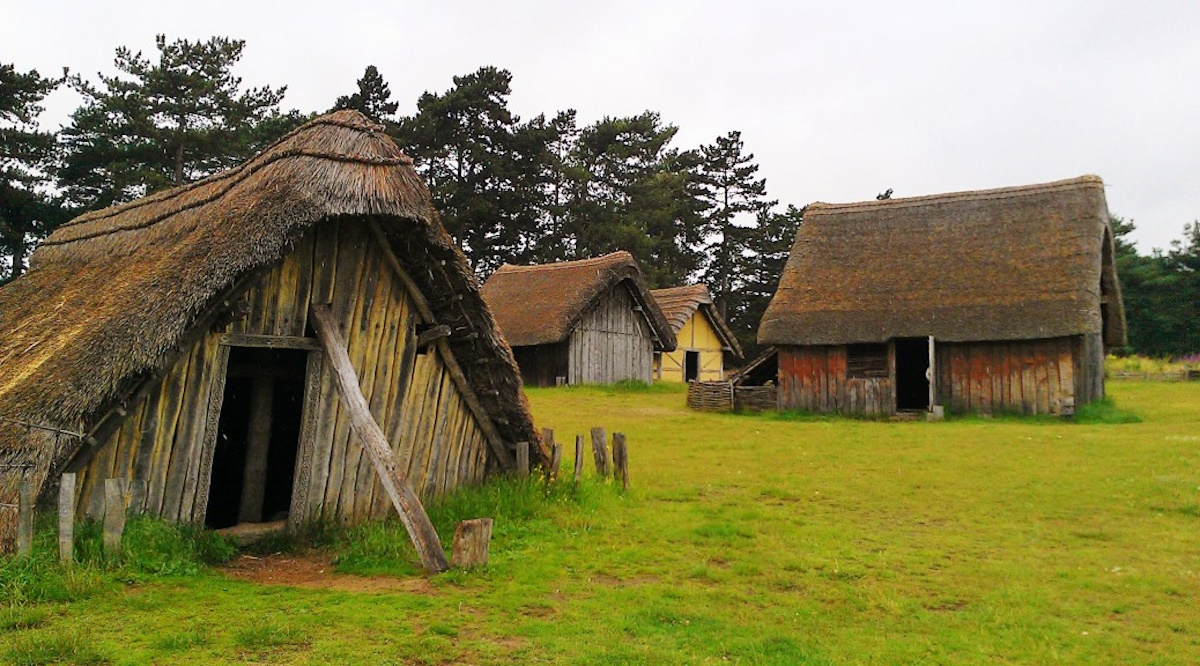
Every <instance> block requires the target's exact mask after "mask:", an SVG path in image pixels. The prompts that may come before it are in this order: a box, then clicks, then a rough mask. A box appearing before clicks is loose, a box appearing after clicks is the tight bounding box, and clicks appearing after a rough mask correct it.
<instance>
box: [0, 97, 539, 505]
mask: <svg viewBox="0 0 1200 666" xmlns="http://www.w3.org/2000/svg"><path fill="white" fill-rule="evenodd" d="M31 263H32V266H31V269H30V270H29V272H28V273H27V274H26V275H24V276H23V277H21V278H18V279H17V280H14V281H13V282H11V283H10V284H8V285H5V286H4V287H3V288H0V336H2V337H0V367H3V368H4V373H3V374H2V376H0V419H3V421H0V463H4V464H9V465H11V464H14V463H32V464H33V465H34V467H33V469H32V473H33V475H34V478H35V479H36V480H37V485H38V487H40V488H44V489H48V488H51V487H53V486H54V484H55V480H56V475H57V474H59V473H61V472H63V471H66V470H70V471H76V472H78V473H79V475H80V478H79V491H78V492H79V497H80V500H81V502H80V507H81V512H89V513H93V514H94V513H95V511H96V510H97V502H98V501H101V497H102V486H103V479H105V478H112V477H116V478H123V479H129V480H133V479H140V480H144V481H146V482H147V498H146V509H147V510H149V511H150V512H151V513H156V514H159V515H163V516H166V517H168V518H172V519H181V520H197V521H199V520H205V518H206V516H207V517H208V518H210V519H211V518H212V516H211V513H212V512H211V511H209V509H210V508H211V507H209V506H208V501H209V500H210V499H214V498H215V497H216V495H217V494H216V493H213V495H211V496H210V495H209V489H210V486H218V484H224V485H221V486H220V488H221V493H222V494H223V495H224V494H230V493H232V494H235V495H236V494H238V492H242V493H243V494H244V493H245V492H251V491H250V490H248V488H249V486H250V485H251V484H252V480H251V479H250V478H249V475H251V473H252V472H253V470H252V469H251V467H250V466H246V467H245V468H244V469H238V467H239V465H240V464H241V463H242V462H243V461H242V460H241V458H244V457H245V456H246V455H247V454H246V453H245V452H244V451H241V452H239V451H233V452H232V453H229V454H228V456H232V457H231V458H230V457H228V456H226V457H227V458H228V459H225V460H223V459H222V456H224V455H226V453H227V452H223V451H222V450H221V447H218V446H217V441H218V439H219V441H221V442H226V441H228V440H230V439H238V440H239V441H241V440H242V439H244V438H245V437H246V435H245V431H246V429H247V427H248V426H247V422H249V424H250V425H249V427H250V429H251V430H253V429H254V427H255V424H258V426H260V429H261V426H262V425H263V423H266V424H270V423H271V422H272V420H271V417H270V415H271V414H273V416H274V427H273V428H268V430H270V432H271V433H272V434H271V437H272V439H271V444H270V455H271V458H270V460H269V464H268V466H269V467H270V468H271V469H268V470H267V473H266V474H267V478H266V479H265V483H266V484H267V486H268V488H267V490H266V492H267V493H268V495H270V493H271V492H275V493H276V494H277V495H280V497H277V498H276V499H275V500H274V504H272V503H271V502H272V500H271V498H270V497H268V499H267V500H266V502H267V503H266V505H264V506H265V508H261V511H260V514H262V513H265V514H266V515H265V516H264V515H258V516H257V519H258V520H263V519H267V518H270V517H271V514H272V513H274V514H276V515H278V514H288V513H289V509H290V518H291V519H292V520H297V519H299V518H302V517H307V516H309V515H313V514H318V515H327V516H336V517H338V518H341V519H352V518H359V517H362V516H366V515H371V514H375V513H379V512H380V511H386V510H387V509H386V507H387V498H386V497H384V496H383V493H382V492H381V491H379V490H378V488H377V486H378V484H377V479H376V478H375V475H374V473H373V471H372V470H371V467H370V465H369V464H368V463H366V462H365V461H364V460H363V459H364V457H365V456H363V455H362V452H361V449H360V448H359V447H358V445H357V442H356V441H355V440H354V439H353V438H352V437H351V436H350V434H349V430H348V426H347V423H346V419H347V416H346V410H345V409H343V408H339V401H338V395H337V393H336V392H335V391H334V390H333V389H332V388H331V379H330V371H329V364H328V363H323V362H322V361H323V360H324V358H325V356H326V355H325V354H322V353H321V351H320V346H319V345H317V343H316V340H315V339H314V334H313V320H312V314H311V312H312V307H311V306H318V305H321V304H328V306H329V308H330V310H331V311H332V313H333V316H334V318H336V320H337V322H338V324H339V328H340V330H341V334H342V336H343V337H344V338H345V339H346V341H347V342H346V344H347V345H348V350H347V351H348V353H349V357H350V360H351V362H352V364H353V366H354V370H355V371H356V373H357V375H358V377H359V380H360V384H361V390H362V393H363V395H364V397H365V398H366V399H367V400H368V401H369V403H370V408H371V412H372V415H373V417H374V419H375V420H376V421H377V422H378V424H379V426H380V427H381V428H382V429H383V430H384V431H385V432H386V433H387V434H388V436H389V438H390V443H391V445H392V447H393V449H394V450H395V453H396V456H397V459H398V461H399V462H400V464H401V465H408V472H407V475H408V477H409V479H410V481H411V483H412V485H413V486H414V487H415V488H416V489H417V490H418V492H420V493H422V494H425V495H429V494H432V493H437V492H441V491H444V490H447V489H449V488H452V487H455V486H457V485H459V484H462V483H470V482H475V481H477V480H479V479H481V478H482V476H483V475H484V474H485V473H486V472H487V471H488V470H494V469H499V468H501V467H503V466H505V465H506V464H510V463H511V460H512V450H513V446H514V443H515V442H517V441H529V442H537V441H538V438H537V434H536V432H535V430H534V427H533V424H532V421H531V417H530V413H529V410H528V407H527V404H526V401H525V397H524V394H523V393H522V391H521V383H520V378H519V375H518V373H517V370H516V365H515V363H514V362H513V359H512V355H511V353H510V351H509V349H508V347H507V345H506V344H505V343H504V340H503V338H501V336H500V335H499V333H498V332H497V330H496V327H495V325H494V322H493V320H492V318H491V316H490V315H489V313H488V310H487V308H486V306H485V305H484V303H483V300H482V298H481V296H480V293H479V285H478V282H477V280H476V279H475V277H474V274H473V272H472V270H471V268H470V266H469V265H468V264H467V261H466V259H465V257H464V256H463V254H462V253H461V252H460V251H459V250H458V249H457V248H456V247H455V245H454V243H453V242H452V241H451V239H450V237H449V236H448V235H447V234H446V232H445V231H444V230H443V228H442V226H441V224H440V222H439V221H438V217H437V214H436V212H435V211H434V210H433V207H432V203H431V200H430V197H429V193H428V191H427V189H426V188H425V185H424V184H423V183H422V182H421V179H420V178H419V176H418V175H417V174H416V172H415V171H414V170H413V168H412V162H411V160H410V159H409V158H408V157H406V156H404V155H403V154H402V153H401V152H400V150H399V149H398V148H397V147H396V145H395V144H394V143H393V142H392V140H391V139H390V138H388V136H387V135H386V134H384V132H383V131H382V128H381V127H379V126H377V125H375V124H373V123H371V122H369V121H368V120H367V119H366V118H364V117H363V116H361V115H360V114H358V113H357V112H352V111H341V112H338V113H334V114H332V115H329V116H325V117H322V118H318V119H316V120H314V121H312V122H309V123H307V124H306V125H304V126H303V127H301V128H299V129H297V130H296V131H294V132H292V133H291V134H289V135H288V136H286V137H284V138H283V139H282V140H280V141H279V142H278V143H276V144H275V145H274V146H272V147H271V148H269V149H268V150H266V151H264V152H263V153H261V154H259V155H258V156H256V157H254V158H253V159H251V160H249V161H248V162H246V163H245V164H243V165H241V166H239V167H237V168H234V169H231V170H229V171H225V172H222V173H220V174H217V175H214V176H211V177H209V178H206V179H204V180H202V181H199V182H197V183H194V184H191V185H187V186H184V187H180V188H176V189H172V190H168V191H164V192H160V193H157V194H154V195H151V196H148V197H146V198H144V199H140V200H138V201H134V202H132V203H128V204H124V205H121V206H116V207H113V208H109V209H106V210H102V211H99V212H95V213H89V214H86V215H83V216H80V217H78V218H76V219H74V220H72V221H71V222H68V223H67V224H65V225H63V226H62V227H61V228H59V229H58V230H57V231H56V232H54V234H53V235H51V236H50V237H49V238H48V239H47V240H46V241H44V242H43V243H42V245H41V246H40V247H39V248H38V250H37V252H36V253H35V254H34V255H33V257H32V262H31ZM439 334H445V335H442V336H441V337H440V338H439ZM272 386H273V390H274V396H275V398H274V402H273V403H272V401H271V400H270V399H269V397H270V396H271V395H272V391H271V390H270V389H271V387H272ZM264 387H266V388H264ZM297 387H299V388H297ZM264 396H266V398H264ZM272 405H274V406H273V407H272ZM253 410H258V411H257V412H255V414H257V416H253V415H250V414H249V412H250V411H253ZM263 413H266V414H268V416H265V417H264V416H263ZM263 419H265V421H263ZM17 422H19V423H22V424H29V425H28V427H25V426H22V427H14V425H13V424H14V423H17ZM287 428H290V429H291V430H290V431H289V430H287ZM52 429H53V430H52ZM56 430H57V431H60V432H56ZM71 433H75V434H78V435H79V436H78V437H77V436H74V435H72V434H71ZM218 435H220V438H218ZM281 438H282V439H283V440H289V439H290V440H291V441H290V442H288V441H283V442H282V443H280V442H277V440H279V439H281ZM263 446H265V445H263ZM280 447H282V448H280ZM276 449H279V451H277V450H276ZM534 450H535V451H536V452H537V453H538V454H541V453H542V452H541V450H540V449H539V448H538V447H537V446H535V447H534ZM280 451H282V453H281V452H280ZM239 456H240V457H239ZM214 458H215V460H214ZM247 465H249V463H247ZM10 469H11V468H10ZM260 472H261V470H260ZM227 473H228V478H224V477H225V475H226V474H227ZM281 475H282V476H286V477H287V478H281ZM12 476H13V475H12V474H9V475H8V478H9V480H10V481H11V478H12ZM243 476H244V477H246V478H245V479H243V478H242V477H243ZM218 477H221V478H218ZM243 481H244V482H245V484H246V488H247V489H246V490H243V489H241V488H239V487H238V486H239V485H240V484H241V483H242V482H243ZM263 481H264V480H263V479H259V480H258V482H259V483H262V482H263ZM272 486H274V488H272ZM8 489H9V490H11V483H10V484H9V485H8ZM289 489H290V490H289ZM258 492H261V489H260V490H259V491H258ZM289 493H290V495H291V496H290V497H288V495H289ZM0 501H7V500H6V499H0ZM271 508H275V509H277V510H276V511H274V512H271V511H269V510H270V509H271ZM222 510H223V511H227V510H228V507H223V508H222ZM251 513H253V511H252V512H251ZM222 520H223V521H225V522H228V520H227V519H224V518H223V519H222ZM243 520H244V518H243ZM209 522H210V524H213V521H212V520H210V521H209Z"/></svg>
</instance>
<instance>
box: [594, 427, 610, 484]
mask: <svg viewBox="0 0 1200 666" xmlns="http://www.w3.org/2000/svg"><path fill="white" fill-rule="evenodd" d="M592 458H593V460H594V462H595V463H596V473H598V474H599V475H600V476H602V477H607V476H608V475H609V472H610V471H611V470H612V462H611V460H610V458H609V457H608V438H607V436H606V435H605V433H604V428H599V427H596V428H592Z"/></svg>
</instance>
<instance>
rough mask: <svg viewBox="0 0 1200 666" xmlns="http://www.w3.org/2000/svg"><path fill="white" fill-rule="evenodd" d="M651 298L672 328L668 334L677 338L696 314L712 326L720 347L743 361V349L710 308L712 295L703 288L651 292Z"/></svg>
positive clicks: (694, 286) (714, 308)
mask: <svg viewBox="0 0 1200 666" xmlns="http://www.w3.org/2000/svg"><path fill="white" fill-rule="evenodd" d="M650 294H651V295H653V296H654V300H655V301H656V302H657V303H658V307H659V308H661V309H662V312H663V316H664V317H666V318H667V321H668V322H669V323H670V324H671V330H672V331H674V332H675V336H676V337H678V336H679V330H680V329H681V328H683V325H684V324H686V323H687V322H688V320H689V319H691V318H692V315H693V314H695V313H696V311H697V310H699V311H700V312H702V313H703V314H704V316H705V317H707V318H708V321H709V323H711V324H712V327H713V330H714V331H716V333H717V337H718V338H719V339H720V340H721V344H722V345H724V346H725V347H728V348H729V351H730V352H731V353H732V354H733V355H734V357H736V358H741V357H742V346H741V345H739V344H738V341H737V337H735V336H734V335H733V331H731V330H729V325H728V324H726V323H725V318H724V317H722V316H721V313H719V312H717V308H716V306H715V305H713V299H712V295H711V294H709V293H708V287H707V286H706V285H703V284H689V285H684V286H682V287H668V288H666V289H653V290H651V291H650Z"/></svg>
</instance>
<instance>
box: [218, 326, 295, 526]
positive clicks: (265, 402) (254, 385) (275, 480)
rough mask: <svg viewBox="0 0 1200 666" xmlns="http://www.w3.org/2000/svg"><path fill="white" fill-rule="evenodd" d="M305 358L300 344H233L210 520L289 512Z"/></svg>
mask: <svg viewBox="0 0 1200 666" xmlns="http://www.w3.org/2000/svg"><path fill="white" fill-rule="evenodd" d="M307 363H308V352H305V351H302V350H295V349H262V348H255V347H232V348H231V349H230V350H229V365H228V369H227V371H226V375H225V393H224V396H223V398H222V403H221V418H220V420H219V421H218V425H217V442H216V448H215V449H214V451H213V462H212V480H211V485H210V487H209V492H208V507H207V511H206V512H205V515H204V524H205V526H206V527H209V528H211V529H220V528H223V527H232V526H233V525H237V524H238V523H261V522H268V521H274V520H283V519H285V518H287V515H288V510H289V508H290V507H291V502H292V481H293V479H294V477H295V472H296V452H297V450H298V449H299V443H300V429H301V414H302V412H303V407H304V381H305V368H306V366H307Z"/></svg>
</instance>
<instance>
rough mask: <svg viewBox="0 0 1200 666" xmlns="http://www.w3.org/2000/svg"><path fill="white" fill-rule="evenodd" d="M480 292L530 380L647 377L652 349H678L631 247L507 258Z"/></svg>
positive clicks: (605, 380)
mask: <svg viewBox="0 0 1200 666" xmlns="http://www.w3.org/2000/svg"><path fill="white" fill-rule="evenodd" d="M483 296H484V299H485V300H486V301H487V303H488V306H489V307H490V308H491V310H492V313H493V314H494V315H495V317H496V322H497V324H499V326H500V330H501V331H502V332H503V333H504V337H505V339H507V340H508V343H509V344H510V345H512V348H513V353H514V354H515V355H516V358H517V363H518V365H520V367H521V373H522V376H523V377H524V378H525V382H526V383H527V384H530V385H536V386H554V385H556V384H563V383H565V384H609V383H613V382H616V381H620V380H622V379H638V380H642V381H647V382H648V381H650V380H651V365H652V357H653V354H654V352H655V351H664V350H665V351H670V350H673V349H674V348H675V334H674V332H673V331H672V330H671V326H670V324H668V323H667V320H666V319H665V318H664V317H663V314H662V311H661V310H659V307H658V305H657V303H656V302H655V300H654V297H653V296H651V295H650V289H649V288H648V287H647V286H646V280H645V278H644V277H643V276H642V271H641V269H640V268H638V265H637V261H635V260H634V258H633V255H631V254H629V253H628V252H623V251H622V252H613V253H612V254H607V255H604V256H603V257H597V258H594V259H582V260H579V261H564V262H560V263H555V264H542V265H537V266H514V265H511V264H505V265H503V266H501V267H500V269H499V270H497V271H496V272H495V273H493V274H492V276H491V277H490V278H488V280H487V282H486V283H485V284H484V285H483Z"/></svg>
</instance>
